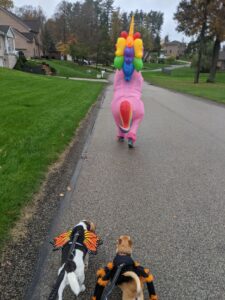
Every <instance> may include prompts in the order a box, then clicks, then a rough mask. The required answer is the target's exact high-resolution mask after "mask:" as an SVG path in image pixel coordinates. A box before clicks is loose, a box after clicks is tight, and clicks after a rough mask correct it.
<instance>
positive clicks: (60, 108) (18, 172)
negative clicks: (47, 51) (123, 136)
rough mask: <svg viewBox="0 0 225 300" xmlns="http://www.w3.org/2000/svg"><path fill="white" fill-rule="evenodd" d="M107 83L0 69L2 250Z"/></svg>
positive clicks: (0, 239) (0, 213) (0, 227)
mask: <svg viewBox="0 0 225 300" xmlns="http://www.w3.org/2000/svg"><path fill="white" fill-rule="evenodd" d="M103 87H104V85H103V84H101V83H94V82H82V81H70V80H65V79H58V78H54V77H46V76H39V75H33V74H27V73H23V72H19V71H14V70H7V69H2V68H0V128H1V130H0V248H1V246H2V245H3V241H5V240H6V238H7V235H8V232H9V230H10V228H11V227H12V226H13V224H14V223H15V221H16V220H17V219H18V217H19V215H20V211H21V209H22V208H23V206H24V205H26V203H28V201H30V200H31V199H32V196H33V195H34V193H35V192H37V191H38V189H39V187H40V184H41V182H42V180H43V179H44V176H45V173H46V171H47V170H48V166H49V165H50V164H52V163H53V162H54V161H56V160H57V158H58V156H59V154H60V153H62V152H63V150H64V149H65V147H66V146H67V145H68V144H69V142H70V141H71V139H72V137H73V136H74V133H75V130H76V128H77V127H78V126H79V123H80V121H81V120H82V119H83V118H84V116H85V115H86V113H87V111H88V110H89V108H90V106H91V105H92V104H93V103H94V102H95V101H96V99H97V97H98V95H99V94H100V92H101V91H102V89H103Z"/></svg>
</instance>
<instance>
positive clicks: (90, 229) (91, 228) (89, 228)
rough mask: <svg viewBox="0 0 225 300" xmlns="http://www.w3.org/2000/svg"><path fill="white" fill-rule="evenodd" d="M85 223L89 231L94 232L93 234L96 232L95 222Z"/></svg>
mask: <svg viewBox="0 0 225 300" xmlns="http://www.w3.org/2000/svg"><path fill="white" fill-rule="evenodd" d="M84 223H85V224H86V225H87V230H88V231H92V232H95V230H96V226H95V224H94V223H93V222H90V221H86V220H85V221H84Z"/></svg>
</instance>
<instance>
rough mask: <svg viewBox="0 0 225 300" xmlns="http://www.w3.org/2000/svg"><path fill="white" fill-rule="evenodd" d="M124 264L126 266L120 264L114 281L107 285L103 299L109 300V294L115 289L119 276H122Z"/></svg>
mask: <svg viewBox="0 0 225 300" xmlns="http://www.w3.org/2000/svg"><path fill="white" fill-rule="evenodd" d="M124 266H125V264H121V265H119V266H118V268H117V270H116V273H115V275H114V277H113V279H112V281H111V282H110V284H108V285H107V286H106V287H105V289H104V292H103V294H102V297H101V300H107V299H108V297H109V295H110V294H111V293H112V291H113V289H114V287H115V285H116V281H117V279H118V277H119V276H120V273H121V270H122V268H123V267H124Z"/></svg>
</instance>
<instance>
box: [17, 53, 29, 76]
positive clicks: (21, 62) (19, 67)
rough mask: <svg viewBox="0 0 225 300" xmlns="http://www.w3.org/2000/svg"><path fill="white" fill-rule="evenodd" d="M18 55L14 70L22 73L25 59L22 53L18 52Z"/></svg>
mask: <svg viewBox="0 0 225 300" xmlns="http://www.w3.org/2000/svg"><path fill="white" fill-rule="evenodd" d="M18 54H19V57H18V59H17V62H16V65H15V67H14V69H16V70H19V71H22V70H23V67H24V66H25V64H26V62H27V59H26V57H25V55H24V53H23V51H19V53H18Z"/></svg>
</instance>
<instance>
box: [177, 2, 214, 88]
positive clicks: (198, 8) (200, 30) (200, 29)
mask: <svg viewBox="0 0 225 300" xmlns="http://www.w3.org/2000/svg"><path fill="white" fill-rule="evenodd" d="M211 1H212V0H182V1H181V2H180V4H179V5H178V8H177V12H176V13H175V14H174V19H175V20H177V22H178V26H177V30H178V31H179V32H184V34H185V35H187V36H193V35H197V36H198V42H199V49H198V61H197V65H196V72H195V79H194V83H198V82H199V75H200V68H201V58H202V52H203V49H204V42H205V37H206V35H207V31H208V23H207V21H208V15H209V4H210V2H211Z"/></svg>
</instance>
